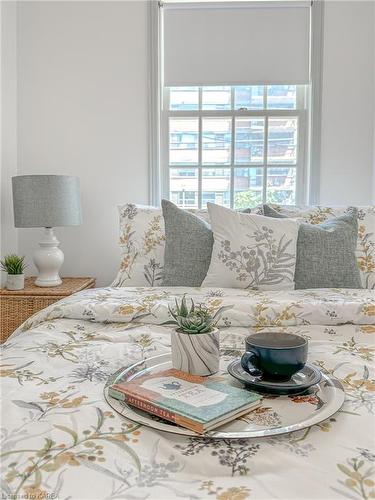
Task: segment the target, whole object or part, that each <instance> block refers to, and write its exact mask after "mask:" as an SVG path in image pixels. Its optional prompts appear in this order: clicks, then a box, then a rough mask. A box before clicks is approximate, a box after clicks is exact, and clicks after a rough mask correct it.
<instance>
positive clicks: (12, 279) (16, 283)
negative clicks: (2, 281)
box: [5, 274, 25, 290]
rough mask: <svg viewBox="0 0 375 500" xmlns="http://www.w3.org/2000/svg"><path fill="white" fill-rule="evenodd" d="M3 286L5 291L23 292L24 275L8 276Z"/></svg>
mask: <svg viewBox="0 0 375 500" xmlns="http://www.w3.org/2000/svg"><path fill="white" fill-rule="evenodd" d="M5 286H6V288H7V290H23V289H24V288H25V275H24V274H8V275H7V281H6V285H5Z"/></svg>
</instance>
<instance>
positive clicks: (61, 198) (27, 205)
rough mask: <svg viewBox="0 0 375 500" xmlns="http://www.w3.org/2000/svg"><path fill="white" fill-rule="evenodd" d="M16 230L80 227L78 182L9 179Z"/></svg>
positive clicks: (71, 179) (63, 178) (53, 177)
mask: <svg viewBox="0 0 375 500" xmlns="http://www.w3.org/2000/svg"><path fill="white" fill-rule="evenodd" d="M12 188H13V211H14V225H15V227H56V226H76V225H79V224H81V222H82V219H81V199H80V190H79V179H78V177H73V176H70V175H18V176H17V177H12Z"/></svg>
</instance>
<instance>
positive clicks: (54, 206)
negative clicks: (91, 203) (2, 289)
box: [12, 175, 82, 287]
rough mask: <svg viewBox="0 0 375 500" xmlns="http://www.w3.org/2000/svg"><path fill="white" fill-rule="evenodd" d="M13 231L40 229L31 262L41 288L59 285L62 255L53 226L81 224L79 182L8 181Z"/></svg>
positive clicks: (52, 178) (62, 178) (54, 178)
mask: <svg viewBox="0 0 375 500" xmlns="http://www.w3.org/2000/svg"><path fill="white" fill-rule="evenodd" d="M12 188H13V211H14V225H15V227H44V228H45V229H44V236H43V239H42V240H41V241H40V242H39V248H38V249H37V250H36V251H35V253H34V256H33V260H34V264H35V266H36V268H37V269H38V272H39V275H38V277H37V279H36V280H35V284H36V285H37V286H41V287H49V286H58V285H60V284H61V283H62V281H61V278H60V276H59V270H60V268H61V266H62V264H63V262H64V254H63V252H62V251H61V250H60V249H59V244H60V243H59V241H58V240H57V238H56V236H55V235H54V233H53V228H54V227H56V226H76V225H79V224H81V222H82V220H81V200H80V190H79V179H78V177H73V176H70V175H18V176H16V177H12Z"/></svg>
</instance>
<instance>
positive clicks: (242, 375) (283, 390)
mask: <svg viewBox="0 0 375 500" xmlns="http://www.w3.org/2000/svg"><path fill="white" fill-rule="evenodd" d="M227 370H228V373H229V374H230V375H232V377H234V378H236V379H237V380H240V381H241V382H242V383H244V384H245V385H246V386H247V387H249V389H252V390H254V391H257V392H262V393H267V394H299V393H301V392H304V391H306V389H308V388H309V387H311V386H312V385H315V384H318V383H319V382H320V379H321V378H322V374H321V373H320V370H318V368H316V367H315V366H313V365H310V364H308V363H306V365H305V366H304V368H303V369H302V370H301V371H299V372H298V373H295V374H294V375H293V376H292V377H291V378H290V379H289V380H287V381H285V382H276V381H270V380H263V379H262V378H260V377H254V376H253V375H250V374H249V373H247V372H245V370H244V369H243V368H242V366H241V359H240V358H238V359H235V360H234V361H232V363H230V364H229V365H228V368H227Z"/></svg>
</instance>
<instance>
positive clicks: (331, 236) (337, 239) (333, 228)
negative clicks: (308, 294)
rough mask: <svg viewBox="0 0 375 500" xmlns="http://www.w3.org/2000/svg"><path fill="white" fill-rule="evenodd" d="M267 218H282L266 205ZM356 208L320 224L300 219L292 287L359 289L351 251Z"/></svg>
mask: <svg viewBox="0 0 375 500" xmlns="http://www.w3.org/2000/svg"><path fill="white" fill-rule="evenodd" d="M263 213H264V215H266V216H268V217H276V218H286V216H285V215H282V214H280V213H279V212H277V211H276V210H274V209H273V208H271V207H269V206H268V205H263ZM357 216H358V210H357V209H356V208H354V207H353V208H350V209H348V212H347V214H345V215H341V216H339V217H335V218H334V219H329V220H327V221H325V222H323V223H322V224H316V225H315V224H308V223H305V222H302V223H301V225H300V227H299V230H298V240H297V262H296V271H295V275H294V281H295V284H296V285H295V287H296V289H305V288H362V285H361V280H360V275H359V269H358V266H357V259H356V255H355V251H356V248H357V237H358V219H357Z"/></svg>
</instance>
